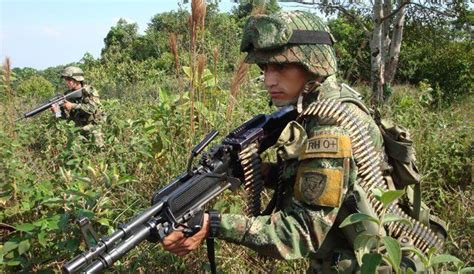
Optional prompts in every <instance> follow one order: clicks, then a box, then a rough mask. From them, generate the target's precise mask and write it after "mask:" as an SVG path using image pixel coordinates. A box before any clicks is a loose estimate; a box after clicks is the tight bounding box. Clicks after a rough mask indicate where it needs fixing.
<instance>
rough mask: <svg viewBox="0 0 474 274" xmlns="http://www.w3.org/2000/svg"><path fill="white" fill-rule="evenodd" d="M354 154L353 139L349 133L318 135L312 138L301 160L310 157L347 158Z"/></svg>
mask: <svg viewBox="0 0 474 274" xmlns="http://www.w3.org/2000/svg"><path fill="white" fill-rule="evenodd" d="M351 156H352V148H351V139H350V137H349V136H347V135H330V134H324V135H317V136H314V137H312V138H310V139H309V140H308V141H307V143H306V147H305V149H304V151H303V152H302V153H301V155H300V160H304V159H309V158H347V157H351Z"/></svg>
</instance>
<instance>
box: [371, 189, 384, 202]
mask: <svg viewBox="0 0 474 274" xmlns="http://www.w3.org/2000/svg"><path fill="white" fill-rule="evenodd" d="M372 193H373V194H374V196H375V198H377V200H379V201H380V197H382V194H383V192H382V190H381V189H380V188H374V189H372Z"/></svg>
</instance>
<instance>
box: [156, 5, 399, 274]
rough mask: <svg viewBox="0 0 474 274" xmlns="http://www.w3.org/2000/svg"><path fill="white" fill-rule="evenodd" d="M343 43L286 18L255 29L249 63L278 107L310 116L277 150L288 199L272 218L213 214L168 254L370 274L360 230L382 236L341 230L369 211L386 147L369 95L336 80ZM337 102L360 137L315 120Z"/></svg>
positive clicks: (261, 20)
mask: <svg viewBox="0 0 474 274" xmlns="http://www.w3.org/2000/svg"><path fill="white" fill-rule="evenodd" d="M333 43H334V39H333V37H332V36H331V34H330V32H329V29H328V27H327V26H326V25H325V24H324V23H323V22H322V21H321V19H320V18H318V17H317V16H315V15H313V14H311V13H307V12H300V11H294V12H281V13H278V14H275V15H256V16H252V17H250V18H249V19H248V21H247V23H246V25H245V27H244V32H243V38H242V43H241V50H242V51H244V52H247V57H246V62H248V63H255V64H257V65H258V66H259V67H260V68H261V69H262V70H263V73H264V84H265V86H266V88H267V91H268V94H269V96H270V98H271V101H272V103H273V104H274V105H276V106H278V107H282V106H287V105H294V106H296V107H297V109H298V112H299V113H300V114H299V118H298V119H297V121H293V122H291V123H289V124H288V126H287V127H286V128H285V129H284V131H283V132H282V134H281V136H280V138H279V140H278V142H277V144H276V148H277V154H278V157H280V159H281V161H279V162H281V164H280V165H279V166H275V165H272V166H267V168H266V169H265V170H267V171H266V172H264V176H265V175H266V180H265V181H266V183H267V184H272V182H273V183H274V182H275V181H278V178H276V177H278V176H276V177H275V176H271V175H272V174H279V172H278V169H280V170H282V172H281V174H283V175H281V176H280V177H281V178H280V179H281V182H282V183H283V185H284V187H285V191H284V196H283V197H285V199H284V200H283V201H282V202H281V203H280V206H279V209H278V210H277V211H274V212H273V213H272V214H271V215H263V216H257V217H247V216H244V215H235V214H222V215H216V214H211V215H210V214H205V215H204V218H203V219H204V221H203V228H202V229H201V230H200V231H199V232H198V233H196V234H195V235H194V236H192V237H188V238H186V237H184V235H183V233H181V232H180V231H174V232H173V233H171V234H170V235H169V236H168V237H166V238H165V239H164V240H163V242H162V244H163V246H164V249H165V250H168V251H170V252H173V253H175V254H177V255H180V256H183V255H185V254H187V253H189V252H190V251H192V250H194V249H196V248H197V247H198V246H199V245H200V244H201V242H202V241H203V240H204V239H205V238H206V237H209V236H211V237H217V238H219V239H223V240H226V241H229V242H233V243H236V244H240V245H244V246H247V247H249V248H251V249H253V250H255V251H257V252H258V253H261V254H263V255H266V256H270V257H274V258H279V259H285V260H289V259H298V258H310V259H311V269H310V271H311V272H317V273H332V272H337V273H352V272H355V271H358V270H360V266H359V265H358V264H357V260H356V259H355V254H354V251H353V241H354V238H355V236H356V235H357V234H356V233H355V231H354V229H355V230H357V231H356V232H357V233H364V232H366V233H374V234H377V232H378V231H377V227H371V226H370V224H368V225H367V224H364V225H361V226H358V227H355V228H354V226H352V227H351V228H348V229H341V228H339V224H340V223H341V222H342V221H343V220H344V219H345V217H347V216H348V215H349V214H351V213H354V212H360V211H361V208H362V207H363V205H364V201H365V197H367V193H366V192H364V191H365V189H364V188H363V187H361V186H360V185H361V184H362V183H364V182H365V181H362V180H366V179H368V178H367V176H368V175H364V174H363V173H364V172H359V170H360V171H365V170H369V171H370V168H372V169H373V170H376V167H377V168H378V166H379V165H381V162H382V161H381V159H382V158H383V155H384V146H383V138H382V135H381V132H380V130H379V127H378V125H377V124H376V123H375V121H374V120H373V119H372V117H371V116H370V115H369V114H368V109H367V108H366V107H365V106H364V104H363V103H362V101H361V98H360V96H359V94H358V93H357V92H356V91H354V90H353V89H351V88H350V87H348V86H347V85H344V84H340V83H338V81H337V79H336V72H337V66H336V57H335V53H334V49H333V47H332V45H333ZM328 99H333V100H334V101H338V102H340V103H341V104H340V105H343V106H344V107H345V109H344V111H345V112H346V114H345V115H351V116H350V117H351V121H350V122H351V123H352V122H353V121H352V120H357V121H358V122H357V123H354V124H349V125H352V127H351V129H348V128H349V127H347V126H343V125H341V122H340V121H337V120H336V119H334V118H331V117H330V115H329V114H328V115H326V117H323V116H324V115H313V114H314V113H318V114H321V113H327V112H332V113H334V112H335V111H332V110H331V106H332V107H335V106H338V107H339V108H340V109H341V110H342V107H341V106H340V105H336V104H335V103H334V101H327V100H328ZM325 100H326V101H325ZM318 102H333V103H331V104H332V105H331V104H328V105H326V107H324V108H325V111H320V110H321V108H319V109H318V108H317V107H316V104H315V103H318ZM341 115H342V114H341ZM340 117H343V116H340ZM354 125H363V127H357V126H354ZM356 130H359V131H358V132H360V133H361V136H360V138H359V145H358V146H355V144H353V143H352V142H351V136H350V135H351V132H354V131H356ZM360 142H362V143H363V144H370V149H369V148H366V150H367V151H365V152H367V154H368V156H371V157H365V158H363V157H361V158H359V159H358V161H357V163H356V157H355V156H356V155H360V154H361V150H360ZM367 147H369V146H367ZM363 152H364V151H363ZM363 152H362V153H363ZM364 161H365V162H367V163H368V164H370V163H375V164H374V165H373V166H370V165H369V167H370V168H369V169H367V166H365V167H361V166H359V165H360V163H364ZM369 173H370V172H369ZM375 173H377V172H373V173H370V174H371V176H374V178H375V179H377V180H378V179H379V177H377V176H379V175H380V176H381V174H382V173H381V172H379V173H377V174H378V175H377V176H376V175H373V174H375ZM364 176H365V177H364ZM377 180H375V181H377ZM379 181H380V180H379ZM361 182H362V183H361ZM377 182H378V181H377ZM360 197H363V198H362V199H361V198H360ZM365 202H366V201H365ZM365 205H367V203H365ZM351 229H352V230H351ZM384 268H385V269H386V270H387V271H390V267H388V266H380V267H379V269H378V270H379V271H380V270H383V269H384Z"/></svg>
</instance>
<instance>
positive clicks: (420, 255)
mask: <svg viewBox="0 0 474 274" xmlns="http://www.w3.org/2000/svg"><path fill="white" fill-rule="evenodd" d="M401 250H402V251H410V252H413V253H415V254H416V255H417V256H418V258H420V259H421V261H422V262H423V265H424V266H425V267H428V265H429V262H428V257H426V255H425V254H424V253H423V252H422V251H421V250H419V249H417V248H414V247H411V246H404V247H402V248H401Z"/></svg>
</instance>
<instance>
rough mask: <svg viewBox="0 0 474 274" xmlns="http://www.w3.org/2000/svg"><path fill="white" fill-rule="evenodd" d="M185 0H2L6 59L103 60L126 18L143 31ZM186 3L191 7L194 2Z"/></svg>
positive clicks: (40, 65)
mask: <svg viewBox="0 0 474 274" xmlns="http://www.w3.org/2000/svg"><path fill="white" fill-rule="evenodd" d="M190 1H191V0H189V2H190ZM180 2H181V3H182V2H183V0H0V57H1V58H2V59H1V63H3V61H4V60H5V58H6V57H9V58H10V63H11V66H12V67H13V68H15V67H30V68H35V69H40V70H41V69H46V68H48V67H53V66H57V65H65V64H68V63H72V62H78V61H80V60H81V59H82V57H83V56H84V54H85V53H87V52H88V53H90V54H92V56H94V57H95V58H98V57H99V56H100V51H101V49H102V48H103V47H104V38H105V37H106V36H107V33H108V32H109V30H110V28H111V27H113V26H115V25H116V23H117V21H118V20H119V19H120V18H124V19H126V20H127V22H129V23H137V24H138V27H139V32H140V33H143V32H144V31H145V30H146V28H147V24H148V22H150V19H151V18H152V17H153V16H154V15H156V14H158V13H162V12H167V11H172V10H178V8H179V5H178V3H180ZM287 4H288V3H286V4H285V3H284V4H282V6H284V5H287ZM293 4H294V3H293ZM235 5H236V4H235V3H234V1H233V0H221V1H220V4H219V9H220V11H222V12H229V11H231V9H232V7H234V6H235ZM183 7H185V8H188V9H189V7H190V4H189V3H187V4H184V5H183ZM290 9H292V8H290Z"/></svg>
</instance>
